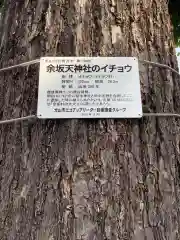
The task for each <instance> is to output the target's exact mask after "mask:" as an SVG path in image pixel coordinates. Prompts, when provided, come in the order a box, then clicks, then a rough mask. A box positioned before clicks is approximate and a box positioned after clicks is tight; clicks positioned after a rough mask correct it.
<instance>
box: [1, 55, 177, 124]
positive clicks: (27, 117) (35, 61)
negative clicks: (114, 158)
mask: <svg viewBox="0 0 180 240" xmlns="http://www.w3.org/2000/svg"><path fill="white" fill-rule="evenodd" d="M39 62H40V59H35V60H32V61H28V62H24V63H20V64H16V65H13V66H9V67H4V68H1V69H0V72H3V71H7V70H10V69H13V68H17V67H25V66H29V65H32V64H35V63H39ZM139 62H140V63H144V64H147V65H152V66H156V67H162V68H167V69H169V70H170V71H171V72H174V73H176V74H177V75H178V76H180V73H179V72H178V71H176V70H175V69H174V68H171V67H170V66H168V65H165V64H162V63H156V62H151V61H148V60H141V59H139ZM143 117H178V118H180V114H177V113H143ZM32 118H37V116H36V115H30V116H26V117H19V118H12V119H9V120H2V121H0V124H6V123H12V122H19V121H24V120H29V119H32Z"/></svg>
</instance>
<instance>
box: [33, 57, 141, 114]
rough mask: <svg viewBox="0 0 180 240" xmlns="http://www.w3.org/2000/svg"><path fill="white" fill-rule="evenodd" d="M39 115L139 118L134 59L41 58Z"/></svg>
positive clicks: (138, 93) (136, 62)
mask: <svg viewBox="0 0 180 240" xmlns="http://www.w3.org/2000/svg"><path fill="white" fill-rule="evenodd" d="M38 116H39V117H40V118H91V117H92V118H130V117H131V118H134V117H137V118H139V117H141V116H142V106H141V95H140V83H139V72H138V61H137V59H135V58H122V57H121V58H120V57H114V58H113V57H109V58H108V57H106V58H105V57H89V58H85V57H76V58H75V57H67V58H62V57H46V58H42V59H41V62H40V76H39V95H38Z"/></svg>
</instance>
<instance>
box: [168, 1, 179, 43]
mask: <svg viewBox="0 0 180 240" xmlns="http://www.w3.org/2000/svg"><path fill="white" fill-rule="evenodd" d="M169 13H170V15H171V20H172V24H173V26H174V38H175V43H176V46H177V47H180V0H169Z"/></svg>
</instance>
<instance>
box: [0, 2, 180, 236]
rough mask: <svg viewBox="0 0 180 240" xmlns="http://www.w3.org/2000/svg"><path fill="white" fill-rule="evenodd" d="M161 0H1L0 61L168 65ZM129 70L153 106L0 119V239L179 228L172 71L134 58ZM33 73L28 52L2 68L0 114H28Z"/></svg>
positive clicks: (177, 84) (170, 55) (171, 50)
mask: <svg viewBox="0 0 180 240" xmlns="http://www.w3.org/2000/svg"><path fill="white" fill-rule="evenodd" d="M169 6H170V5H168V3H167V0H152V1H148V0H147V1H144V0H143V1H142V0H136V1H132V0H126V1H125V0H119V1H115V0H114V1H107V0H96V1H95V0H83V1H82V0H62V1H60V0H53V1H50V0H35V1H34V0H31V1H29V0H22V1H17V0H6V1H4V5H3V11H2V17H1V22H0V53H1V54H0V65H1V67H4V66H10V65H14V64H18V63H22V62H26V61H29V60H34V59H39V58H40V57H41V56H61V57H63V56H107V57H108V56H126V57H128V56H133V57H137V58H139V59H141V60H142V59H143V60H148V61H152V62H158V63H162V64H166V65H168V66H171V67H172V68H175V69H177V60H176V55H175V46H176V44H175V42H174V34H173V27H172V23H171V17H170V14H169V9H170V8H169ZM173 9H174V8H173ZM177 9H178V8H177ZM171 12H172V10H171ZM173 23H175V24H176V21H175V20H173ZM177 26H178V25H177ZM174 29H175V39H176V43H177V42H178V41H177V39H178V34H176V32H178V31H179V30H178V27H177V28H176V27H175V28H174ZM139 72H140V81H141V98H142V104H143V106H146V108H144V109H143V110H144V112H145V113H152V114H153V116H152V117H149V116H144V117H143V118H142V119H126V118H125V119H112V117H111V115H109V118H108V119H98V120H95V119H86V120H84V119H65V120H62V119H55V120H42V119H41V120H40V119H35V120H33V121H30V120H28V121H24V122H17V123H16V122H15V123H14V122H13V123H9V124H3V125H2V124H1V125H0V239H3V240H6V239H7V240H10V239H13V240H24V239H28V240H30V239H32V240H36V239H37V240H162V239H163V240H169V239H171V240H179V239H180V210H179V203H180V194H179V192H180V161H179V159H180V149H179V148H180V138H179V136H180V121H179V119H178V118H175V117H169V114H170V113H177V114H178V113H180V104H179V103H180V94H179V92H180V81H179V76H177V74H175V73H172V72H171V71H170V70H169V69H166V68H160V67H156V66H151V67H149V66H148V65H144V64H143V63H142V62H140V63H139ZM38 78H39V65H38V64H36V65H32V66H28V67H27V66H24V67H23V68H15V69H12V70H10V69H9V70H8V71H6V72H0V83H1V84H0V120H5V119H12V118H18V117H22V116H28V115H34V114H36V110H37V95H38ZM127 84H128V79H127ZM156 113H166V114H167V116H166V117H157V116H156Z"/></svg>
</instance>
